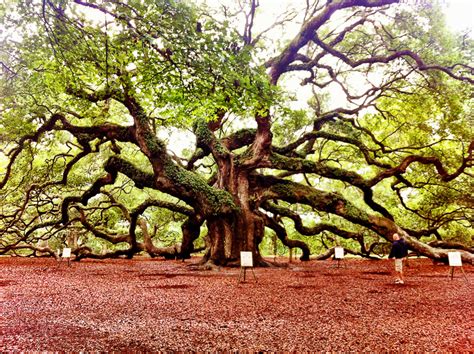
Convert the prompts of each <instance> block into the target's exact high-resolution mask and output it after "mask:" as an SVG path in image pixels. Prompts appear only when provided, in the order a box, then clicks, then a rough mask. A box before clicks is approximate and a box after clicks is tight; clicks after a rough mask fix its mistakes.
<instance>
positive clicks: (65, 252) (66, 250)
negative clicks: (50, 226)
mask: <svg viewBox="0 0 474 354" xmlns="http://www.w3.org/2000/svg"><path fill="white" fill-rule="evenodd" d="M62 257H63V258H71V249H70V248H64V249H63V254H62Z"/></svg>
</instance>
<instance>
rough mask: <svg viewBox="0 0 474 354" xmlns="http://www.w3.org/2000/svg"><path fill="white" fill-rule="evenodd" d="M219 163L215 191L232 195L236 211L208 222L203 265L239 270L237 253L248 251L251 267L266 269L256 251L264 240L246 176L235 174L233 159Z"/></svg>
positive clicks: (261, 223) (262, 228)
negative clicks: (237, 207) (236, 267)
mask: <svg viewBox="0 0 474 354" xmlns="http://www.w3.org/2000/svg"><path fill="white" fill-rule="evenodd" d="M222 162H223V161H222V160H221V166H220V173H219V176H218V179H217V183H216V187H218V188H221V189H225V190H227V191H228V192H229V193H231V194H232V195H233V197H234V201H235V203H236V204H237V205H238V206H239V210H238V211H236V212H234V213H233V214H231V215H228V216H225V217H222V216H218V217H212V218H208V219H207V227H208V244H209V245H208V246H209V247H208V252H207V254H206V256H205V257H204V260H203V261H204V262H207V263H210V264H213V265H219V266H220V265H226V266H238V265H239V264H240V252H241V251H251V252H252V253H253V260H254V264H255V265H265V264H266V262H265V261H264V260H263V258H262V257H261V255H260V252H259V250H258V245H259V244H260V242H261V241H262V239H263V236H264V231H265V230H264V228H265V223H264V220H263V218H262V217H261V216H260V215H259V214H258V213H256V212H255V211H254V210H253V206H252V202H251V200H250V197H249V195H250V194H249V182H248V175H247V172H246V171H236V170H235V169H234V166H233V163H234V161H233V160H232V158H229V159H227V160H226V161H225V163H222Z"/></svg>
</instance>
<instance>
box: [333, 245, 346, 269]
mask: <svg viewBox="0 0 474 354" xmlns="http://www.w3.org/2000/svg"><path fill="white" fill-rule="evenodd" d="M334 259H335V260H336V261H337V267H338V268H339V267H340V266H341V262H342V261H343V260H344V248H342V247H334Z"/></svg>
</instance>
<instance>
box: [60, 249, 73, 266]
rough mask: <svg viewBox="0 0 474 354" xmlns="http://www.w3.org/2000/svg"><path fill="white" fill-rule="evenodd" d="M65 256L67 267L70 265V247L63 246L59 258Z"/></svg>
mask: <svg viewBox="0 0 474 354" xmlns="http://www.w3.org/2000/svg"><path fill="white" fill-rule="evenodd" d="M65 258H67V265H68V267H70V266H71V249H70V248H64V249H63V253H62V254H61V259H65Z"/></svg>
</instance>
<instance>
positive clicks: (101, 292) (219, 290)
mask: <svg viewBox="0 0 474 354" xmlns="http://www.w3.org/2000/svg"><path fill="white" fill-rule="evenodd" d="M193 262H196V260H193V261H186V262H184V263H183V262H178V261H163V260H150V259H141V260H107V261H91V260H85V261H81V262H80V263H74V262H73V263H72V265H71V267H68V266H67V263H65V262H63V263H61V264H60V265H59V266H58V263H56V261H55V260H53V259H19V258H0V267H1V273H0V351H1V352H11V351H66V352H70V351H76V352H77V351H146V352H154V351H213V352H214V351H273V352H281V351H296V352H303V351H321V350H323V351H370V352H380V351H392V350H400V351H418V352H420V351H423V352H425V351H443V352H446V351H455V352H462V351H466V352H467V351H470V350H473V349H474V332H473V324H474V321H473V319H474V316H473V314H474V312H473V303H474V301H473V300H474V292H473V285H474V269H473V268H472V267H471V266H467V265H466V266H464V270H465V271H466V275H467V278H468V280H469V283H468V282H466V280H465V279H464V277H463V275H462V273H461V271H460V270H459V269H456V271H455V273H454V279H453V280H450V279H449V278H448V273H449V267H447V266H440V265H433V264H432V263H431V261H429V260H426V259H414V260H410V267H409V268H408V270H407V274H406V275H407V282H406V284H405V285H396V284H394V283H393V277H392V274H391V270H392V263H391V262H389V261H367V260H345V261H344V263H345V265H346V267H340V268H337V267H334V266H335V262H334V261H330V260H328V261H319V262H318V261H311V262H307V263H301V262H295V263H291V264H290V265H289V266H288V267H284V268H265V269H255V276H256V278H257V282H254V280H253V275H252V272H250V271H248V272H247V278H246V282H243V283H240V284H239V283H238V278H239V271H240V270H239V269H236V268H234V269H221V270H220V271H202V270H193V267H190V264H191V263H193Z"/></svg>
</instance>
